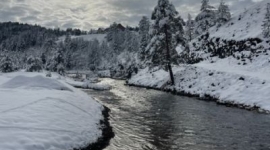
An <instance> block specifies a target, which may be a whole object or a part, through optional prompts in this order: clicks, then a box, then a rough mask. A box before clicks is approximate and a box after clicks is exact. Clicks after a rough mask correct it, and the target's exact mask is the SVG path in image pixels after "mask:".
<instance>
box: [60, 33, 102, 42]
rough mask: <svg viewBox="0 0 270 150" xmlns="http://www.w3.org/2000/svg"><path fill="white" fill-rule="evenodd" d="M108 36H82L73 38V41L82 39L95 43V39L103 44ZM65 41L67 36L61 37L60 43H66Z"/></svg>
mask: <svg viewBox="0 0 270 150" xmlns="http://www.w3.org/2000/svg"><path fill="white" fill-rule="evenodd" d="M105 37H106V34H87V35H80V36H71V38H72V39H78V38H82V39H84V40H85V41H94V40H95V39H97V40H98V41H99V43H102V42H103V41H105V40H106V39H105ZM64 40H65V36H63V37H60V38H59V41H64Z"/></svg>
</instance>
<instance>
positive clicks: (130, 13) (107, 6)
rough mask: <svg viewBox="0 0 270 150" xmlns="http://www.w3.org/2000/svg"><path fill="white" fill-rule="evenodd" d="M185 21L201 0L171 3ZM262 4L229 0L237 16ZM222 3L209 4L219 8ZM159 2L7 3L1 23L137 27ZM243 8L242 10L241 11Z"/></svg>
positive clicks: (212, 1)
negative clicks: (238, 12) (254, 5)
mask: <svg viewBox="0 0 270 150" xmlns="http://www.w3.org/2000/svg"><path fill="white" fill-rule="evenodd" d="M170 1H171V2H172V3H173V4H174V5H175V7H176V9H177V11H178V12H179V13H180V16H181V17H182V18H183V19H186V18H187V14H188V13H190V14H191V15H192V17H193V18H195V15H197V14H198V13H199V10H200V6H201V2H198V0H183V1H177V0H170ZM260 1H263V0H241V1H240V0H238V1H235V0H228V1H226V4H228V5H229V7H230V9H231V12H232V13H233V14H234V13H236V12H237V11H241V10H243V9H244V8H247V7H250V6H252V5H253V4H255V3H257V2H260ZM219 2H220V0H210V4H211V5H213V6H215V7H217V6H218V4H219ZM156 3H157V0H149V1H144V0H137V1H131V0H114V1H111V0H110V1H109V0H102V1H97V2H93V1H92V2H86V1H83V0H78V1H76V2H74V1H63V0H54V1H53V0H48V1H47V2H45V1H38V2H37V1H35V0H11V1H10V0H4V2H2V6H1V7H2V9H1V10H0V21H1V22H9V21H11V22H20V23H27V24H38V25H40V26H44V27H47V28H60V29H62V30H65V29H67V28H77V29H81V30H87V31H88V30H90V29H97V28H106V27H108V26H109V25H110V24H111V23H113V22H117V23H121V24H122V25H123V26H127V25H128V26H132V27H136V26H137V25H138V23H139V21H140V19H141V17H142V16H148V17H150V15H151V12H152V11H153V9H154V7H155V6H156ZM239 6H241V8H239Z"/></svg>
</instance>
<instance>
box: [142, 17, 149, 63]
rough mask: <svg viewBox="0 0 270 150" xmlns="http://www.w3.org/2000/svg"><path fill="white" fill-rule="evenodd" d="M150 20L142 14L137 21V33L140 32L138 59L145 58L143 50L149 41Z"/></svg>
mask: <svg viewBox="0 0 270 150" xmlns="http://www.w3.org/2000/svg"><path fill="white" fill-rule="evenodd" d="M149 29H150V21H149V19H148V18H147V17H146V16H143V17H142V19H141V21H140V23H139V34H140V37H139V38H140V59H141V60H142V61H144V59H145V50H146V47H147V45H148V43H149V40H150V36H149Z"/></svg>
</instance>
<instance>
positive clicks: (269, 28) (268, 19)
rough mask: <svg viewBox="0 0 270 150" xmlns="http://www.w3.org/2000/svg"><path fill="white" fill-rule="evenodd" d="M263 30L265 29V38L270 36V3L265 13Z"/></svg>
mask: <svg viewBox="0 0 270 150" xmlns="http://www.w3.org/2000/svg"><path fill="white" fill-rule="evenodd" d="M262 30H263V36H264V37H265V38H270V3H268V4H267V8H266V14H265V17H264V21H263V25H262Z"/></svg>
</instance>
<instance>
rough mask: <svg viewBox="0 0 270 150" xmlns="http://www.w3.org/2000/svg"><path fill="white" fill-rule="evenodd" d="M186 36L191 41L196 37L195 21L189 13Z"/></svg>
mask: <svg viewBox="0 0 270 150" xmlns="http://www.w3.org/2000/svg"><path fill="white" fill-rule="evenodd" d="M186 38H187V40H188V41H191V40H192V39H193V38H194V21H193V20H192V17H191V15H190V14H188V20H187V23H186Z"/></svg>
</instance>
